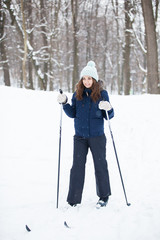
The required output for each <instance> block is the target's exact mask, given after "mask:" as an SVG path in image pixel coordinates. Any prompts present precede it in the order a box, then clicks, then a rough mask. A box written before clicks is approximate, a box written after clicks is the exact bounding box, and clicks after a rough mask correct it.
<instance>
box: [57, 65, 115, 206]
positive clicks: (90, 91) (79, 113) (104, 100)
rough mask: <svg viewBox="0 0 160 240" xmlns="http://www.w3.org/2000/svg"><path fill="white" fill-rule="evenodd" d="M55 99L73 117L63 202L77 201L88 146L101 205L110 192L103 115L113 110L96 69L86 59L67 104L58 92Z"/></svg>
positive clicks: (81, 185)
mask: <svg viewBox="0 0 160 240" xmlns="http://www.w3.org/2000/svg"><path fill="white" fill-rule="evenodd" d="M58 102H59V103H60V104H63V109H64V111H65V113H66V114H67V115H68V116H69V117H71V118H74V127H75V136H74V152H73V165H72V168H71V172H70V185H69V193H68V197H67V202H68V203H69V204H70V205H71V206H76V205H77V204H80V203H81V199H82V192H83V186H84V178H85V164H86V157H87V153H88V149H90V150H91V153H92V156H93V162H94V168H95V178H96V189H97V195H98V197H99V201H98V202H97V207H104V206H106V204H107V202H108V198H109V196H110V195H111V190H110V182H109V174H108V167H107V161H106V137H105V134H104V118H105V119H107V117H106V111H108V115H109V118H112V117H113V116H114V110H113V108H112V107H111V105H110V103H109V97H108V93H107V91H105V90H103V89H102V86H101V84H100V81H98V74H97V69H96V67H95V63H94V62H93V61H89V62H88V64H87V66H86V67H84V68H83V70H82V71H81V74H80V81H79V82H78V84H77V86H76V92H75V93H74V94H73V96H72V104H71V105H70V104H67V96H66V95H65V94H60V95H59V96H58Z"/></svg>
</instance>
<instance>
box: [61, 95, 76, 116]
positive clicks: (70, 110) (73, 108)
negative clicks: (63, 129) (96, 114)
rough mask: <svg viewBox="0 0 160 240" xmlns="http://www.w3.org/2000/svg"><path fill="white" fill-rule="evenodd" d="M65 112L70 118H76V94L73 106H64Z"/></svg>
mask: <svg viewBox="0 0 160 240" xmlns="http://www.w3.org/2000/svg"><path fill="white" fill-rule="evenodd" d="M63 110H64V112H65V113H66V115H67V116H68V117H70V118H75V117H76V98H75V93H74V94H73V96H72V104H71V105H70V104H69V103H67V104H65V105H63Z"/></svg>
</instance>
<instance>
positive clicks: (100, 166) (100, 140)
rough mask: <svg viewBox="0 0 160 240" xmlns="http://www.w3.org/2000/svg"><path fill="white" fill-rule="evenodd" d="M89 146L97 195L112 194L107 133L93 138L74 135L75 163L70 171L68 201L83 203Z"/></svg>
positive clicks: (105, 195)
mask: <svg viewBox="0 0 160 240" xmlns="http://www.w3.org/2000/svg"><path fill="white" fill-rule="evenodd" d="M89 148H90V150H91V153H92V156H93V162H94V168H95V178H96V190H97V195H98V196H99V197H100V198H103V197H107V196H109V195H111V190H110V182H109V174H108V166H107V161H106V137H105V135H102V136H98V137H91V138H83V137H79V136H74V151H73V165H72V168H71V171H70V184H69V193H68V197H67V202H68V203H72V204H77V203H81V199H82V192H83V186H84V179H85V164H86V159H87V154H88V149H89Z"/></svg>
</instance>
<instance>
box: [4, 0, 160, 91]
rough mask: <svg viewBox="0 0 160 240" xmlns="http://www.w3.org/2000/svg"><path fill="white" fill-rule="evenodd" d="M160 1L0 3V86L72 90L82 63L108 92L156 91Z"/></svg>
mask: <svg viewBox="0 0 160 240" xmlns="http://www.w3.org/2000/svg"><path fill="white" fill-rule="evenodd" d="M159 26H160V4H159V0H132V1H129V0H126V1H125V0H69V1H68V0H27V1H24V0H1V1H0V52H1V53H0V85H6V86H14V87H18V88H26V89H33V90H37V89H39V90H47V91H54V90H57V89H59V88H62V89H63V90H65V91H68V92H73V91H74V89H75V85H76V83H77V81H78V80H79V74H80V71H81V69H82V68H83V67H84V66H85V65H86V63H87V61H89V60H93V61H95V62H96V67H97V70H98V73H99V78H100V80H103V81H104V85H105V87H106V88H107V90H108V91H110V92H111V93H115V94H119V95H121V94H122V95H130V94H142V93H150V94H160V80H159V79H160V75H159V68H160V59H159V56H160V27H159Z"/></svg>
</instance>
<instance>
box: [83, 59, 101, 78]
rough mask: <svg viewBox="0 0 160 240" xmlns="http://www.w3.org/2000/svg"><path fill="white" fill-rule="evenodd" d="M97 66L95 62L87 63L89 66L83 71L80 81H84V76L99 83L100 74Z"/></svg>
mask: <svg viewBox="0 0 160 240" xmlns="http://www.w3.org/2000/svg"><path fill="white" fill-rule="evenodd" d="M95 66H96V64H95V62H93V61H89V62H88V63H87V66H86V67H84V68H83V69H82V71H81V74H80V79H82V77H83V76H90V77H92V78H94V79H95V80H96V81H97V82H98V73H97V69H96V67H95Z"/></svg>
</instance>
